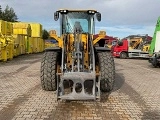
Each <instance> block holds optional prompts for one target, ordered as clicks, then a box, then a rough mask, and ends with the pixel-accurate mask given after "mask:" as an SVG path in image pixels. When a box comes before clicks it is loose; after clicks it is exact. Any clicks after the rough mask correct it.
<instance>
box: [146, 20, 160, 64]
mask: <svg viewBox="0 0 160 120" xmlns="http://www.w3.org/2000/svg"><path fill="white" fill-rule="evenodd" d="M149 56H150V58H149V62H150V63H151V64H152V65H153V66H154V67H158V66H160V17H159V18H158V20H157V24H156V27H155V31H154V34H153V39H152V42H151V47H150V49H149Z"/></svg>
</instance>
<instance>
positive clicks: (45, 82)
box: [41, 51, 58, 91]
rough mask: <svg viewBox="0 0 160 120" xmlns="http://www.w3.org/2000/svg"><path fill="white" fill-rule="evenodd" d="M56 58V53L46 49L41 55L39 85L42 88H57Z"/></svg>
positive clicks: (51, 89)
mask: <svg viewBox="0 0 160 120" xmlns="http://www.w3.org/2000/svg"><path fill="white" fill-rule="evenodd" d="M57 58H58V53H57V52H55V51H47V52H45V53H44V55H43V59H42V62H41V86H42V89H43V90H46V91H55V90H56V89H57V84H56V83H57V82H56V72H57Z"/></svg>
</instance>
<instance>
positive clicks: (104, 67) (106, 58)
mask: <svg viewBox="0 0 160 120" xmlns="http://www.w3.org/2000/svg"><path fill="white" fill-rule="evenodd" d="M98 58H99V67H100V78H101V80H100V89H101V91H102V92H110V91H111V90H112V89H113V86H114V81H115V63H114V59H113V57H112V55H111V53H110V52H101V53H98Z"/></svg>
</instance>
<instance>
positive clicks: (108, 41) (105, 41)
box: [93, 34, 117, 48]
mask: <svg viewBox="0 0 160 120" xmlns="http://www.w3.org/2000/svg"><path fill="white" fill-rule="evenodd" d="M97 37H98V34H96V35H93V38H94V39H95V38H97ZM113 41H117V38H115V37H112V36H107V35H106V36H105V37H104V38H102V39H101V40H99V41H98V46H100V47H108V48H111V47H112V45H113Z"/></svg>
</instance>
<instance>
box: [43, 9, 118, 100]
mask: <svg viewBox="0 0 160 120" xmlns="http://www.w3.org/2000/svg"><path fill="white" fill-rule="evenodd" d="M96 18H97V20H98V21H101V14H100V13H99V12H97V11H96V10H68V9H60V10H58V11H56V12H55V13H54V19H55V21H57V20H58V19H60V20H59V21H60V36H59V37H58V36H57V34H56V31H55V30H52V31H50V36H51V37H52V38H54V39H56V40H57V41H58V47H50V48H47V49H45V53H44V56H43V59H42V62H41V85H42V88H43V89H44V90H47V91H56V93H57V100H100V96H101V93H102V92H110V91H111V90H112V89H113V85H114V80H115V64H114V59H113V57H112V56H111V53H110V51H109V49H107V48H106V47H104V45H103V47H101V46H100V45H99V44H98V42H99V40H100V39H102V38H104V37H105V35H106V32H105V31H100V32H99V35H98V37H97V38H96V39H93V35H94V34H95V33H94V31H95V19H96Z"/></svg>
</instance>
